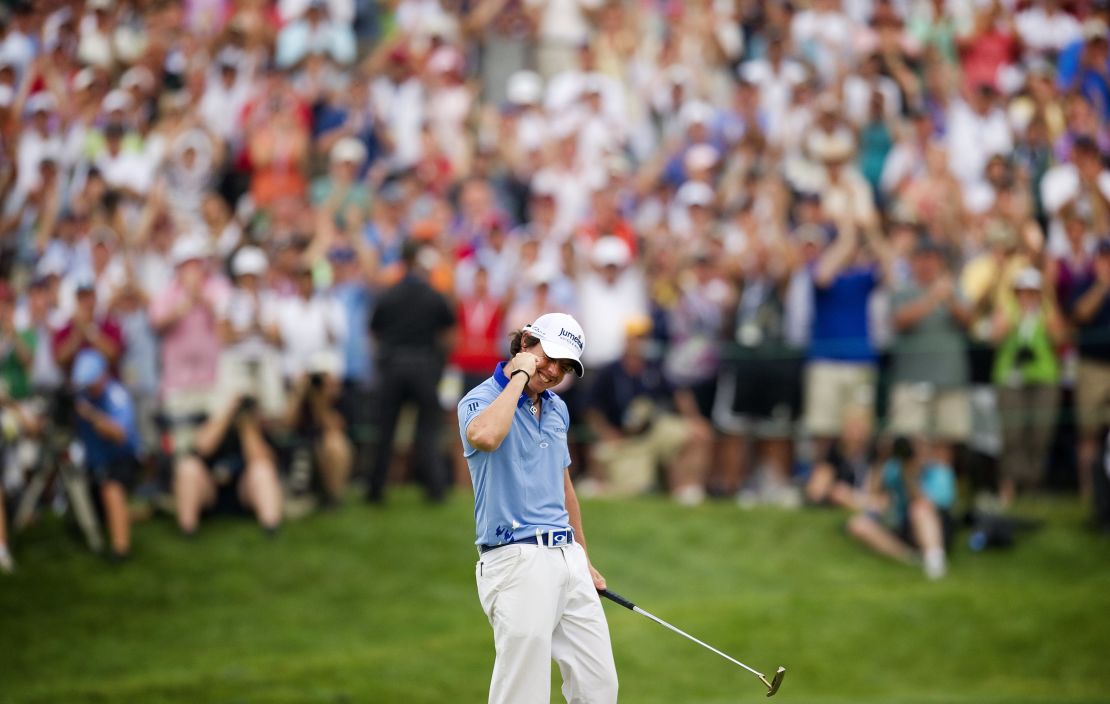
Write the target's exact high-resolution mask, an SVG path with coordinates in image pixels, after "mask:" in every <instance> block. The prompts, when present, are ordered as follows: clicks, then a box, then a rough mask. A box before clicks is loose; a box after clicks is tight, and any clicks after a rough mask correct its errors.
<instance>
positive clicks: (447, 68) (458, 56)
mask: <svg viewBox="0 0 1110 704" xmlns="http://www.w3.org/2000/svg"><path fill="white" fill-rule="evenodd" d="M465 63H466V62H465V61H464V60H463V55H462V53H461V52H460V51H459V50H458V49H456V48H455V47H452V46H441V47H440V48H438V49H436V50H435V51H433V52H432V55H431V57H430V58H429V59H428V71H430V72H431V73H450V72H452V71H461V70H462V69H463V66H464V65H465Z"/></svg>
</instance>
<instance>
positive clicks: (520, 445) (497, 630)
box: [458, 313, 617, 704]
mask: <svg viewBox="0 0 1110 704" xmlns="http://www.w3.org/2000/svg"><path fill="white" fill-rule="evenodd" d="M584 348H585V336H584V335H583V333H582V327H581V326H580V325H579V324H578V322H577V321H576V320H575V319H574V318H572V317H571V316H569V315H566V314H565V313H548V314H546V315H542V316H540V317H539V318H538V319H536V321H535V322H533V323H532V324H531V325H526V326H524V328H523V329H521V330H518V331H517V332H515V333H513V335H512V337H511V341H510V346H509V350H510V353H511V354H512V358H511V359H510V360H509V361H508V362H502V363H500V364H498V365H497V368H496V369H495V370H494V373H493V376H491V377H490V378H489V379H487V380H485V381H484V382H482V383H481V384H479V385H478V386H476V387H475V388H474V389H473V390H471V391H470V392H469V393H468V394H466V396H464V397H463V399H462V400H461V401H460V402H459V407H458V418H459V432H460V435H461V436H462V442H463V450H464V455H465V456H466V461H467V464H468V466H469V468H470V475H471V479H472V480H473V484H474V520H475V524H476V528H477V537H476V539H475V544H476V545H477V547H478V552H479V559H478V564H477V566H476V568H475V578H476V580H477V586H478V597H479V601H480V602H481V605H482V609H483V611H485V614H486V617H487V618H488V619H489V622H490V625H491V626H492V627H493V637H494V646H495V649H496V660H495V662H494V666H493V677H492V680H491V682H490V692H489V701H490V702H491V704H494V703H498V704H501V703H510V702H538V701H548V699H549V697H550V692H551V660H552V659H554V660H555V661H556V662H558V663H559V669H560V671H561V672H562V675H563V686H562V692H563V696H565V697H566V699H567V701H569V702H580V703H582V704H611V703H613V702H616V701H617V671H616V665H615V663H614V661H613V650H612V646H611V644H610V641H609V627H608V624H607V623H606V621H605V612H604V610H603V609H602V608H601V600H600V599H599V597H598V593H597V592H598V590H600V589H605V578H604V577H602V576H601V574H600V573H599V572H598V571H597V570H596V569H595V568H594V567H593V565H591V564H590V560H589V557H588V556H587V553H586V536H585V534H584V533H583V531H582V515H581V511H580V510H579V506H578V498H577V496H576V495H575V492H574V485H573V484H572V483H571V480H570V471H569V467H570V451H569V449H568V447H567V429H568V428H569V427H570V417H569V414H568V412H567V406H566V403H564V402H563V400H562V399H560V398H559V397H558V396H557V395H555V394H554V393H552V392H551V389H552V388H553V387H554V386H556V385H557V384H558V383H559V382H561V381H562V380H563V378H564V377H565V376H566V375H567V374H571V373H573V374H577V375H578V376H579V377H581V376H582V373H583V367H582V362H581V358H582V351H583V349H584Z"/></svg>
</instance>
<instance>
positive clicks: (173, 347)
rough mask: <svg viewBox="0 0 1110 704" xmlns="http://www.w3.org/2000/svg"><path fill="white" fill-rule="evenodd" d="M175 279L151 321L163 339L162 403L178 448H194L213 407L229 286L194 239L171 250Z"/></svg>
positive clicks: (161, 295) (155, 303) (158, 301)
mask: <svg viewBox="0 0 1110 704" xmlns="http://www.w3.org/2000/svg"><path fill="white" fill-rule="evenodd" d="M170 258H171V260H172V261H173V264H174V274H173V279H172V280H171V281H170V282H169V283H168V284H165V285H164V287H163V288H162V290H161V291H159V292H158V293H157V294H156V295H155V297H154V298H153V300H152V301H151V304H150V322H151V325H153V326H154V331H155V333H157V334H158V336H159V338H160V341H161V352H162V354H161V365H160V368H161V370H162V385H161V401H162V409H163V411H164V412H165V415H166V418H167V421H168V422H169V423H170V425H171V431H172V432H171V435H172V440H173V449H174V452H175V453H176V454H181V453H183V452H185V451H186V450H188V449H189V448H190V447H191V444H192V439H193V432H194V427H193V426H194V425H195V424H196V421H197V420H198V418H199V417H200V416H202V415H204V414H207V413H208V412H209V410H210V406H211V404H212V391H213V386H214V384H215V383H216V378H217V372H218V368H219V358H220V340H219V336H218V331H217V325H216V311H217V310H219V309H220V306H221V305H222V303H221V301H222V300H223V297H224V296H225V295H226V288H225V285H224V284H223V282H222V281H220V280H219V278H218V277H217V276H216V275H214V274H213V273H211V272H210V271H209V269H208V261H207V259H208V248H207V245H206V244H205V243H204V242H202V241H200V240H199V239H198V238H196V237H193V236H184V237H181V238H180V239H178V240H177V241H176V242H175V243H174V245H173V250H172V251H171V257H170Z"/></svg>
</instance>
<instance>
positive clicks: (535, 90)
mask: <svg viewBox="0 0 1110 704" xmlns="http://www.w3.org/2000/svg"><path fill="white" fill-rule="evenodd" d="M542 96H543V79H542V78H540V74H538V73H536V72H535V71H517V72H516V73H514V74H513V75H511V76H509V81H508V83H506V84H505V97H506V98H508V100H509V102H510V103H513V104H514V105H535V104H536V103H538V102H539V101H540V98H541V97H542Z"/></svg>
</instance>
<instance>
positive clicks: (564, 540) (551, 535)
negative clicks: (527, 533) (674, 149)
mask: <svg viewBox="0 0 1110 704" xmlns="http://www.w3.org/2000/svg"><path fill="white" fill-rule="evenodd" d="M544 535H545V536H546V538H547V539H546V540H545V541H543V544H544V545H546V546H547V547H549V548H565V547H566V546H568V545H570V541H571V538H570V528H559V529H557V530H549V531H547V533H545V534H544Z"/></svg>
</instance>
